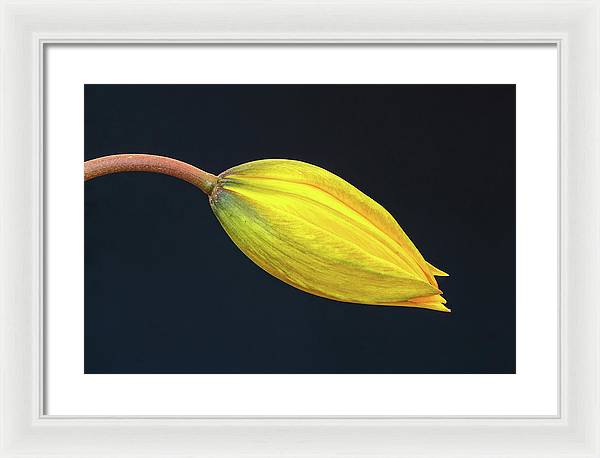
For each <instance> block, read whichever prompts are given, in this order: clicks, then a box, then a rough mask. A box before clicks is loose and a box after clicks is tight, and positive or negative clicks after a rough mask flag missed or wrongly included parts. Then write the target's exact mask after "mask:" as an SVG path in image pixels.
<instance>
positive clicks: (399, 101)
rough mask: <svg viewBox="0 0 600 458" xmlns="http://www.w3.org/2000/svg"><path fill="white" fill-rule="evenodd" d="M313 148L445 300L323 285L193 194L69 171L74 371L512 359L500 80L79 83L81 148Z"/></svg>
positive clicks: (304, 151)
mask: <svg viewBox="0 0 600 458" xmlns="http://www.w3.org/2000/svg"><path fill="white" fill-rule="evenodd" d="M118 152H150V153H156V154H163V155H167V156H171V157H174V158H177V159H180V160H183V161H186V162H189V163H191V164H194V165H196V166H198V167H200V168H203V169H205V170H207V171H210V172H213V173H219V172H222V171H223V170H225V169H227V168H229V167H232V166H234V165H237V164H240V163H242V162H246V161H251V160H255V159H260V158H277V157H281V158H291V159H299V160H303V161H307V162H310V163H313V164H316V165H319V166H322V167H324V168H326V169H328V170H330V171H332V172H334V173H336V174H338V175H339V176H341V177H343V178H344V179H346V180H347V181H349V182H350V183H352V184H354V185H355V186H357V187H358V188H359V189H361V190H363V191H364V192H366V193H367V194H368V195H370V196H371V197H373V198H374V199H375V200H377V201H378V202H379V203H381V204H382V205H383V206H384V207H385V208H387V209H388V210H389V211H390V212H391V213H392V215H394V216H395V217H396V219H397V220H398V222H399V223H400V225H401V226H402V227H403V228H404V230H405V231H406V232H407V234H408V235H409V237H410V238H411V239H412V240H413V241H414V243H415V244H416V245H417V247H418V248H419V249H420V251H421V252H422V253H423V255H424V256H425V258H426V259H427V260H429V261H430V262H432V263H433V264H434V265H436V266H439V267H440V268H441V269H443V270H445V271H447V272H448V273H449V274H450V275H451V276H450V277H447V278H441V279H440V287H441V289H442V290H443V291H444V297H446V299H447V300H448V306H449V307H450V308H451V309H452V313H449V314H446V313H440V312H433V311H429V310H420V309H411V308H404V307H375V306H365V305H356V304H346V303H339V302H334V301H330V300H326V299H322V298H319V297H315V296H311V295H309V294H306V293H304V292H301V291H298V290H296V289H294V288H292V287H290V286H288V285H286V284H284V283H282V282H280V281H279V280H277V279H275V278H273V277H271V276H270V275H268V274H267V273H265V272H263V271H262V270H261V269H260V268H258V267H257V266H255V265H254V264H253V263H252V262H251V261H250V260H249V259H247V258H246V257H245V256H244V255H243V254H242V253H241V252H240V251H239V250H238V249H237V248H236V247H235V245H234V244H233V243H232V242H231V241H230V240H229V238H228V237H227V235H226V234H225V232H224V231H223V229H222V228H221V227H220V225H219V223H218V222H217V220H216V218H215V217H214V216H213V214H212V212H211V210H210V207H209V205H208V202H207V198H206V196H205V195H204V194H203V193H202V192H201V191H199V190H198V189H196V188H194V187H193V186H191V185H189V184H187V183H184V182H182V181H178V180H176V179H174V178H171V177H166V176H161V175H155V174H142V173H128V174H120V175H111V176H106V177H102V178H98V179H95V180H93V181H91V182H88V183H86V185H85V372H86V373H311V372H312V373H363V372H364V373H513V372H514V371H515V86H514V85H458V86H453V85H392V86H390V85H366V86H354V85H339V86H337V85H336V86H303V85H301V86H289V85H266V86H253V85H251V86H237V85H234V86H205V85H197V86H188V85H161V86H155V85H86V87H85V158H86V159H91V158H95V157H98V156H102V155H107V154H114V153H118Z"/></svg>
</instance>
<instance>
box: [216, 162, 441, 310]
mask: <svg viewBox="0 0 600 458" xmlns="http://www.w3.org/2000/svg"><path fill="white" fill-rule="evenodd" d="M209 201H210V205H211V208H212V209H213V211H214V213H215V215H216V216H217V218H218V220H219V222H220V223H221V225H222V226H223V228H224V229H225V231H226V232H227V234H228V235H229V237H230V238H231V239H232V240H233V242H234V243H235V244H236V245H237V246H238V248H239V249H240V250H242V251H243V252H244V253H245V254H246V256H248V257H249V258H250V259H251V260H252V261H254V262H255V263H256V264H257V265H258V266H259V267H261V268H262V269H264V270H265V271H267V272H268V273H270V274H271V275H273V276H275V277H276V278H278V279H280V280H282V281H284V282H286V283H288V284H290V285H292V286H294V287H296V288H298V289H300V290H302V291H306V292H308V293H310V294H315V295H317V296H321V297H325V298H328V299H333V300H336V301H343V302H353V303H360V304H372V305H390V306H405V307H420V308H427V309H432V310H439V311H444V312H449V311H450V309H448V308H447V307H445V306H444V304H445V303H446V300H445V299H444V298H442V296H441V293H442V292H441V291H440V290H439V288H438V284H437V282H436V280H435V277H434V276H436V275H437V276H446V275H447V274H445V273H444V272H442V271H441V270H439V269H437V268H435V267H433V266H432V265H431V264H429V263H428V262H426V261H425V260H424V259H423V256H421V253H419V251H418V250H417V248H416V247H415V246H414V244H413V243H412V242H411V241H410V239H409V238H408V236H407V235H406V234H405V233H404V231H403V230H402V229H401V228H400V226H399V225H398V223H397V222H396V220H395V219H394V218H393V217H392V216H391V215H390V214H389V213H388V212H387V211H386V210H385V209H384V208H383V207H382V206H381V205H379V204H378V203H377V202H375V201H374V200H373V199H371V198H370V197H368V196H367V195H365V194H363V193H362V192H361V191H359V190H358V189H356V188H355V187H354V186H352V185H351V184H349V183H348V182H346V181H345V180H343V179H341V178H340V177H338V176H336V175H334V174H333V173H331V172H328V171H327V170H324V169H322V168H320V167H316V166H314V165H311V164H307V163H304V162H299V161H292V160H285V159H267V160H259V161H254V162H249V163H246V164H242V165H239V166H237V167H233V168H231V169H229V170H227V171H225V172H223V173H221V174H220V175H219V176H218V178H217V180H216V183H215V185H214V188H212V190H211V192H210V198H209Z"/></svg>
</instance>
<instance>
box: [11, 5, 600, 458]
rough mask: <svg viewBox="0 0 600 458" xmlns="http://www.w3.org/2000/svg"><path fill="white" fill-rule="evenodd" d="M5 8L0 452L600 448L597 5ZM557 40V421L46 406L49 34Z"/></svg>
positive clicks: (166, 39)
mask: <svg viewBox="0 0 600 458" xmlns="http://www.w3.org/2000/svg"><path fill="white" fill-rule="evenodd" d="M0 5H1V11H2V14H1V21H2V22H1V27H2V38H1V47H2V68H1V77H2V80H1V81H2V86H1V91H2V94H1V99H0V100H1V102H0V103H1V112H0V122H1V138H2V150H1V155H2V161H1V162H0V164H1V167H0V173H1V174H2V175H1V178H0V204H1V206H0V253H1V256H0V275H1V276H0V278H1V279H2V280H1V286H2V287H1V288H0V306H1V319H0V329H1V336H0V338H1V339H2V340H1V346H0V364H1V372H0V374H1V382H0V415H1V417H0V456H18V455H30V456H40V457H43V456H89V455H102V456H129V455H132V456H179V455H185V456H242V455H257V456H309V455H310V456H319V455H322V456H332V455H334V454H336V455H337V454H339V455H342V454H344V455H351V456H363V455H364V456H366V455H369V456H414V455H425V456H513V457H525V456H527V457H531V456H544V457H549V456H559V455H560V456H578V457H584V456H585V457H587V456H589V457H597V456H600V446H599V441H600V437H599V433H600V427H599V426H600V424H599V422H598V420H599V418H598V414H599V413H600V409H599V392H598V390H599V386H600V384H599V381H600V380H599V376H598V374H599V368H600V354H599V350H600V348H599V345H598V333H599V331H600V322H599V321H598V318H599V316H598V303H597V302H598V301H597V299H596V297H595V291H594V286H595V285H596V284H598V283H600V278H599V273H598V272H600V256H599V255H600V252H599V247H600V244H599V238H598V234H600V212H599V210H598V209H599V208H600V205H599V204H600V198H599V196H600V189H599V188H600V185H599V184H598V183H599V178H600V168H599V166H600V160H599V158H598V150H599V147H600V132H599V124H598V122H599V118H598V108H599V104H598V102H599V83H598V81H599V78H598V77H599V76H600V75H599V72H598V68H599V65H598V64H599V63H600V60H599V57H600V55H599V49H598V48H599V46H600V41H599V40H598V37H599V34H600V27H599V20H600V2H598V1H597V0H574V1H570V2H567V3H566V2H562V1H552V0H540V1H538V0H523V1H521V2H518V3H515V2H509V1H489V2H488V1H461V2H457V1H441V0H432V1H427V2H420V3H416V2H388V1H385V0H376V1H371V2H361V1H359V2H341V1H327V2H324V3H314V2H305V1H282V2H265V1H255V0H251V1H246V2H213V1H196V2H188V1H176V2H156V1H151V0H146V1H134V0H122V1H119V2H85V1H80V2H77V1H75V2H73V1H69V0H49V1H45V2H33V1H31V2H30V1H28V0H25V1H7V0H4V1H2V2H1V3H0ZM214 42H219V43H222V42H226V43H234V42H235V43H273V42H275V43H288V42H290V43H292V42H293V43H296V42H300V43H307V42H308V43H363V42H365V43H554V44H556V45H557V47H558V50H559V91H560V98H559V102H560V109H559V112H560V116H559V118H560V119H559V137H560V138H559V149H560V151H559V156H560V164H559V170H560V176H559V177H558V179H559V186H560V199H559V215H560V217H559V218H560V221H559V232H560V248H559V251H560V253H559V257H560V263H559V269H560V274H559V285H560V290H559V291H560V293H559V296H560V297H559V301H560V329H559V335H560V361H561V364H560V405H561V409H560V415H559V416H558V417H556V418H525V417H523V418H489V417H487V418H458V417H455V418H435V417H430V418H416V417H413V418H234V417H230V418H218V419H217V418H212V419H211V418H185V417H181V418H176V417H168V418H167V417H116V416H115V417H94V418H86V417H49V416H45V415H43V405H42V400H43V389H44V387H43V366H42V361H43V353H44V348H43V345H42V343H43V339H42V336H43V310H44V309H43V304H44V294H43V279H44V258H43V247H44V244H43V242H44V230H43V229H44V228H43V221H44V214H43V202H44V192H43V191H44V187H43V147H44V145H43V125H44V123H43V114H44V112H43V97H42V96H43V84H44V81H43V77H42V75H43V63H44V61H43V56H44V46H46V45H47V44H50V43H214Z"/></svg>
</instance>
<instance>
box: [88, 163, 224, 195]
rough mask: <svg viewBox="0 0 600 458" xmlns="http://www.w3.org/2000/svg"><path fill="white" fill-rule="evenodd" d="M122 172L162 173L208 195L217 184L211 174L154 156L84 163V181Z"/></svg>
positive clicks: (185, 164)
mask: <svg viewBox="0 0 600 458" xmlns="http://www.w3.org/2000/svg"><path fill="white" fill-rule="evenodd" d="M122 172H150V173H162V174H164V175H169V176H172V177H175V178H179V179H180V180H183V181H187V182H188V183H191V184H193V185H194V186H196V187H197V188H200V189H201V190H202V191H204V192H205V193H206V194H208V195H210V193H211V192H212V190H213V189H214V187H215V184H216V182H217V177H216V176H215V175H213V174H212V173H208V172H205V171H204V170H200V169H199V168H197V167H194V166H193V165H190V164H187V163H186V162H181V161H178V160H177V159H171V158H170V157H165V156H156V155H154V154H114V155H112V156H103V157H99V158H97V159H91V160H89V161H85V163H84V178H85V181H88V180H92V179H94V178H96V177H101V176H103V175H109V174H111V173H122Z"/></svg>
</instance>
